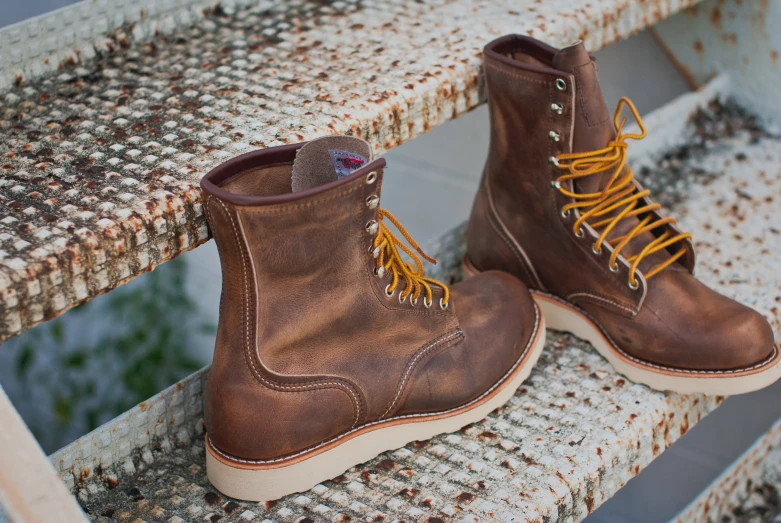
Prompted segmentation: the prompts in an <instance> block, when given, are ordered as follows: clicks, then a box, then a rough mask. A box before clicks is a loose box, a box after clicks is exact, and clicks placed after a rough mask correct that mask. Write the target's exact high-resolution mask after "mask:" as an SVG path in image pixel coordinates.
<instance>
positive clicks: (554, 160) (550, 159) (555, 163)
mask: <svg viewBox="0 0 781 523" xmlns="http://www.w3.org/2000/svg"><path fill="white" fill-rule="evenodd" d="M548 162H549V163H550V164H551V165H553V166H555V167H558V166H559V159H558V158H556V157H555V156H549V157H548Z"/></svg>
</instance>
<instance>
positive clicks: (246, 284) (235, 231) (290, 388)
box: [217, 200, 361, 427]
mask: <svg viewBox="0 0 781 523" xmlns="http://www.w3.org/2000/svg"><path fill="white" fill-rule="evenodd" d="M217 202H218V203H219V204H220V205H221V206H222V208H223V210H224V211H225V214H227V215H228V218H229V219H230V222H231V227H232V228H233V234H234V236H235V238H236V242H237V244H238V245H239V251H240V252H239V258H240V259H241V267H242V271H241V279H242V284H243V286H244V291H245V292H244V293H243V294H244V295H243V296H242V303H241V314H242V316H243V317H244V323H245V329H244V333H245V334H244V339H245V357H246V358H247V359H248V360H249V363H250V367H251V368H252V374H253V376H255V378H256V379H258V380H260V382H261V383H262V384H263V385H266V386H267V387H269V388H271V389H272V390H274V389H283V390H282V391H280V392H283V391H285V392H286V391H311V390H317V389H318V388H322V387H326V386H329V385H333V386H335V387H337V388H338V389H339V390H341V391H342V392H347V393H348V397H349V396H352V403H353V409H354V416H355V419H354V421H353V424H352V427H355V425H356V424H357V423H358V420H359V419H360V416H361V406H360V403H359V401H358V398H357V397H356V395H355V393H354V392H353V391H352V389H351V388H350V387H348V386H347V385H345V384H344V383H339V382H334V381H320V382H314V383H309V384H300V385H282V384H279V383H275V382H273V381H271V380H269V379H267V378H266V377H265V376H263V374H262V373H261V372H260V371H258V369H257V368H256V367H255V361H254V359H253V358H252V355H251V353H250V351H251V346H252V344H251V340H250V338H249V331H250V327H249V326H250V317H249V314H248V313H247V310H246V303H247V301H248V300H249V291H250V287H249V282H248V281H247V274H246V273H247V266H246V264H245V260H244V253H243V252H242V248H241V247H242V245H243V246H246V238H245V237H244V230H243V228H242V231H241V238H239V231H238V229H237V228H236V223H235V222H234V220H233V216H232V215H231V213H230V212H229V211H228V209H227V207H225V204H224V203H223V202H222V201H220V200H217ZM240 225H241V223H240ZM242 240H243V241H242ZM250 261H251V260H250ZM261 363H262V362H261Z"/></svg>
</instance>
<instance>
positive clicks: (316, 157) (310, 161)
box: [292, 136, 372, 192]
mask: <svg viewBox="0 0 781 523" xmlns="http://www.w3.org/2000/svg"><path fill="white" fill-rule="evenodd" d="M371 161H372V149H371V146H370V145H369V144H368V143H367V142H366V141H365V140H361V139H360V138H354V137H352V136H324V137H322V138H316V139H314V140H312V141H311V142H309V143H307V144H306V145H304V146H303V147H302V148H301V149H299V150H298V153H297V154H296V159H295V161H294V162H293V174H292V186H293V192H299V191H305V190H306V189H312V188H314V187H319V186H320V185H323V184H326V183H329V182H333V181H336V180H338V179H340V178H344V177H345V176H347V175H349V174H350V173H352V172H353V171H355V170H357V169H360V168H361V167H364V166H365V165H367V164H368V163H369V162H371Z"/></svg>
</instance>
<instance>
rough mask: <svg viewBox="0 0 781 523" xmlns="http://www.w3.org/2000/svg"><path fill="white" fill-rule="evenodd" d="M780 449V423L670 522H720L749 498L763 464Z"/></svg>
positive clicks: (758, 480)
mask: <svg viewBox="0 0 781 523" xmlns="http://www.w3.org/2000/svg"><path fill="white" fill-rule="evenodd" d="M779 447H781V420H779V421H777V422H775V423H774V424H773V426H772V427H770V429H769V430H768V431H767V432H766V433H765V434H764V435H762V436H761V437H760V438H758V439H757V441H756V442H754V444H752V445H751V446H750V447H749V448H748V449H746V451H745V452H744V453H743V454H742V455H741V456H740V457H739V458H738V459H736V460H735V462H734V463H732V464H731V465H730V466H729V467H727V468H726V469H725V470H724V472H722V473H721V474H720V475H719V477H717V478H716V479H714V480H713V481H712V482H711V484H710V485H708V486H707V487H706V488H705V490H703V491H702V493H701V494H700V495H699V496H697V498H695V499H694V500H693V501H692V502H691V503H690V504H689V505H688V506H687V507H686V508H684V509H683V510H682V511H681V512H680V513H679V514H678V515H677V516H675V517H674V518H673V519H671V520H670V523H692V522H700V521H702V522H706V521H707V522H709V523H717V522H720V521H722V516H724V515H725V514H728V513H729V512H731V511H732V509H734V508H737V507H739V506H740V505H741V504H742V503H743V502H744V501H745V500H746V499H747V498H748V496H749V494H750V490H751V488H752V487H754V486H757V485H759V484H761V483H762V478H763V475H764V472H765V470H764V467H763V463H764V462H765V460H766V459H767V458H768V456H770V454H771V453H772V452H773V451H775V450H777V449H778V448H779Z"/></svg>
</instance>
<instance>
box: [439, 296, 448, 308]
mask: <svg viewBox="0 0 781 523" xmlns="http://www.w3.org/2000/svg"><path fill="white" fill-rule="evenodd" d="M442 300H443V298H440V299H439V308H440V309H442V310H443V311H444V310H446V309H447V308H448V307H450V302H447V303H445V304H443V303H442Z"/></svg>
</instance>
